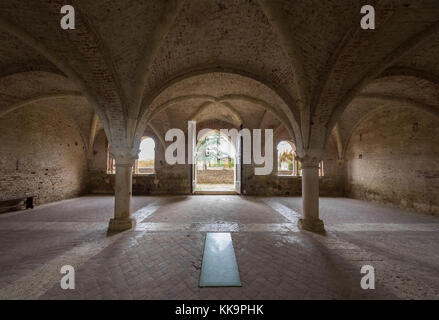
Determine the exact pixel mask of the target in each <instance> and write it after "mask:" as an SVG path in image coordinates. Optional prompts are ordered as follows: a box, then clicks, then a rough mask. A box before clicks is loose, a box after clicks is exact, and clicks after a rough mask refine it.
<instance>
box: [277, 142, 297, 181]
mask: <svg viewBox="0 0 439 320" xmlns="http://www.w3.org/2000/svg"><path fill="white" fill-rule="evenodd" d="M293 146H294V145H293V144H292V143H291V142H289V141H281V142H279V143H278V145H277V171H278V173H279V175H284V176H296V175H297V161H296V152H295V150H294V149H295V148H293Z"/></svg>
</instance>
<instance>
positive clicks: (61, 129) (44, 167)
mask: <svg viewBox="0 0 439 320" xmlns="http://www.w3.org/2000/svg"><path fill="white" fill-rule="evenodd" d="M0 128H1V130H0V141H1V143H0V199H8V198H18V197H22V196H25V195H36V196H37V198H36V203H37V204H42V203H46V202H51V201H57V200H60V199H65V198H70V197H75V196H78V195H81V194H82V193H83V192H84V191H85V190H86V179H85V178H86V172H87V160H86V152H85V146H84V143H83V140H82V138H81V136H80V134H79V131H78V130H77V128H76V125H75V123H74V122H73V121H72V120H71V118H69V117H68V115H67V114H65V113H64V111H63V110H62V108H56V107H44V108H42V107H39V108H35V107H32V106H28V107H25V108H21V109H19V110H17V111H15V112H12V113H9V114H7V115H5V116H4V117H2V118H0Z"/></svg>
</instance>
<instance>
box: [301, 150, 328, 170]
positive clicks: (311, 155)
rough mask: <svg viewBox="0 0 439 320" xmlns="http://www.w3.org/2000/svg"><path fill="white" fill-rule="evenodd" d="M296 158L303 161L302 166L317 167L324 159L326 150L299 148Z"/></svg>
mask: <svg viewBox="0 0 439 320" xmlns="http://www.w3.org/2000/svg"><path fill="white" fill-rule="evenodd" d="M296 154H297V155H296V158H297V159H298V160H299V161H300V162H301V163H302V168H316V167H318V166H319V162H320V161H322V159H323V155H324V154H325V150H321V149H307V150H300V152H299V150H298V152H296Z"/></svg>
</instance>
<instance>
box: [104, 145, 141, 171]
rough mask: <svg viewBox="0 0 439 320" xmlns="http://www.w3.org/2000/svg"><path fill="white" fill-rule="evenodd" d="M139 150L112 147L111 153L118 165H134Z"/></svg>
mask: <svg viewBox="0 0 439 320" xmlns="http://www.w3.org/2000/svg"><path fill="white" fill-rule="evenodd" d="M138 153H139V151H138V150H133V149H132V148H128V147H110V155H111V156H112V157H113V158H114V159H115V160H116V167H117V166H132V165H133V164H134V161H136V160H137V159H138V158H139V156H138Z"/></svg>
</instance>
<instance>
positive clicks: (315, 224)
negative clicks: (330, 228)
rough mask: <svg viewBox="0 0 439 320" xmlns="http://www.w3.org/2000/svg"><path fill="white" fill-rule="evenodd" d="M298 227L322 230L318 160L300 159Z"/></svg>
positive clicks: (315, 230) (316, 230)
mask: <svg viewBox="0 0 439 320" xmlns="http://www.w3.org/2000/svg"><path fill="white" fill-rule="evenodd" d="M298 226H299V228H300V229H304V230H308V231H314V232H323V231H324V225H323V221H322V220H320V219H319V161H318V160H314V159H313V160H306V161H302V219H299V223H298Z"/></svg>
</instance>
